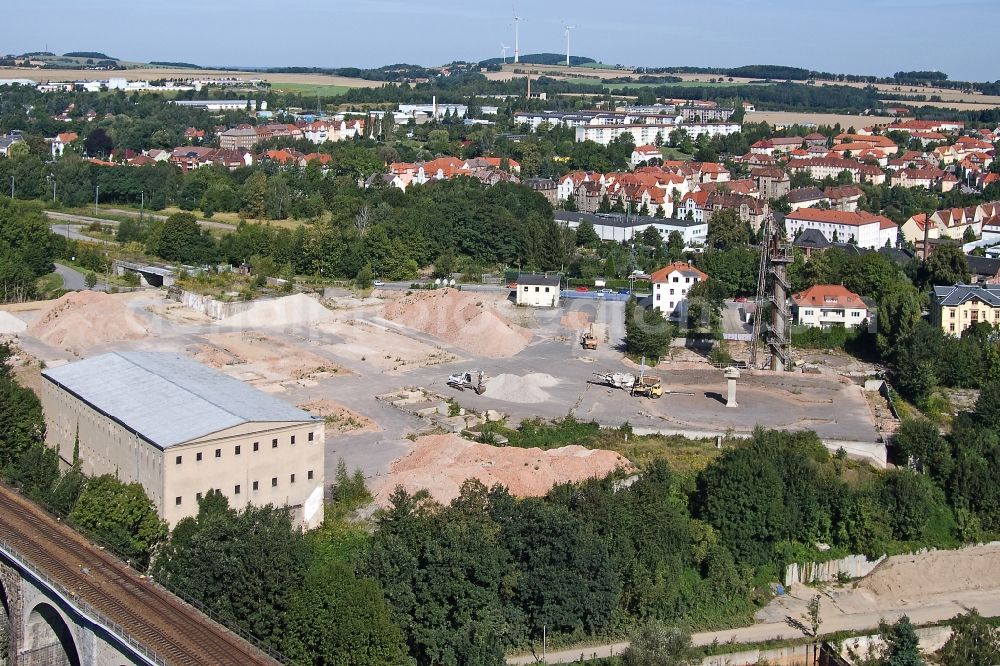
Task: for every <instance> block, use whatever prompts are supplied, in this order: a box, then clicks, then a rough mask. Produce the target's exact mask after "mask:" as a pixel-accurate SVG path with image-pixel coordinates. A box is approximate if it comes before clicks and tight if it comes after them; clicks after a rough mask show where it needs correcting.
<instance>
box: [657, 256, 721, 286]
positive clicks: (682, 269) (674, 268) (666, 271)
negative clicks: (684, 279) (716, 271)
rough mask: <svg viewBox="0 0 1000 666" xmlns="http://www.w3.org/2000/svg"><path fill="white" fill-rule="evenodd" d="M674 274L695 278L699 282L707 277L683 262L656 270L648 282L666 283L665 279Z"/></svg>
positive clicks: (676, 262)
mask: <svg viewBox="0 0 1000 666" xmlns="http://www.w3.org/2000/svg"><path fill="white" fill-rule="evenodd" d="M674 272H677V273H680V274H682V275H685V276H689V277H697V278H698V279H699V280H707V279H708V276H707V275H705V274H704V273H702V272H701V271H699V270H698V269H697V268H695V267H694V266H692V265H691V264H686V263H684V262H683V261H675V262H674V263H672V264H668V265H666V266H664V267H663V268H661V269H660V270H658V271H656V272H655V273H653V274H652V275H650V276H649V279H650V282H659V283H663V282H666V281H667V277H668V276H669V275H670V274H671V273H674Z"/></svg>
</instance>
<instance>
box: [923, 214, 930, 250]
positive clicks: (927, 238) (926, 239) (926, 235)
mask: <svg viewBox="0 0 1000 666" xmlns="http://www.w3.org/2000/svg"><path fill="white" fill-rule="evenodd" d="M930 239H931V225H930V218H928V217H927V216H926V215H924V261H927V257H928V256H929V255H930Z"/></svg>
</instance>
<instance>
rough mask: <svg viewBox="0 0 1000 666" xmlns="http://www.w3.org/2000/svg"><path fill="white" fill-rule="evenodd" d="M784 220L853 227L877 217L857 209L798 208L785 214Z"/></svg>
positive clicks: (867, 222)
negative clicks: (848, 210)
mask: <svg viewBox="0 0 1000 666" xmlns="http://www.w3.org/2000/svg"><path fill="white" fill-rule="evenodd" d="M785 219H786V220H801V221H803V222H822V223H827V224H844V225H849V226H853V227H857V226H861V225H864V224H872V223H873V222H875V221H876V220H878V219H879V218H877V217H876V216H875V215H872V214H871V213H866V212H864V211H858V212H856V213H850V212H846V211H842V210H823V209H822V208H800V209H799V210H797V211H794V212H792V213H789V214H788V215H786V216H785Z"/></svg>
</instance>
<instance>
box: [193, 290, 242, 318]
mask: <svg viewBox="0 0 1000 666" xmlns="http://www.w3.org/2000/svg"><path fill="white" fill-rule="evenodd" d="M177 300H179V301H180V302H181V304H183V305H186V306H187V307H189V308H191V309H192V310H197V311H198V312H201V313H202V314H205V315H208V316H209V317H211V318H212V319H225V318H226V317H232V316H233V315H235V314H239V313H240V312H244V311H246V310H249V309H250V307H251V306H252V305H253V304H254V301H220V300H218V299H216V298H212V297H211V296H205V295H204V294H196V293H194V292H191V291H181V293H180V296H179V297H178V298H177Z"/></svg>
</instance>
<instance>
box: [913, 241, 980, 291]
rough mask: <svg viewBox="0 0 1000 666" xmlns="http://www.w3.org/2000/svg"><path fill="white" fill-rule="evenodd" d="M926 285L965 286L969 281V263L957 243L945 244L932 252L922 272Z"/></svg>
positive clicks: (923, 281)
mask: <svg viewBox="0 0 1000 666" xmlns="http://www.w3.org/2000/svg"><path fill="white" fill-rule="evenodd" d="M921 277H922V280H921V282H922V283H923V284H926V285H952V284H964V283H967V282H968V281H969V263H968V261H966V259H965V253H964V252H962V247H961V246H960V245H958V244H957V243H944V244H943V245H939V246H938V247H936V248H935V249H934V251H933V252H931V255H930V256H929V257H928V258H927V261H926V262H925V263H924V267H923V270H922V271H921Z"/></svg>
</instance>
